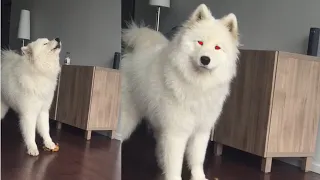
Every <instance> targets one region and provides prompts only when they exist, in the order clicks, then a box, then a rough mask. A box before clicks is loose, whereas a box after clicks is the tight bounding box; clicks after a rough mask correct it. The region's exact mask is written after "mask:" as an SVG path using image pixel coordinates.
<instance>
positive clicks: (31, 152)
mask: <svg viewBox="0 0 320 180" xmlns="http://www.w3.org/2000/svg"><path fill="white" fill-rule="evenodd" d="M27 150H28V152H27V153H28V154H29V155H31V156H38V155H39V150H38V147H37V145H31V146H27Z"/></svg>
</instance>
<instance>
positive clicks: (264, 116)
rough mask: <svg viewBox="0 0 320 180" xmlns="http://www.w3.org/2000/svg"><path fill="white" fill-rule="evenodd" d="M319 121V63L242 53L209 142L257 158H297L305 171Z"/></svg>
mask: <svg viewBox="0 0 320 180" xmlns="http://www.w3.org/2000/svg"><path fill="white" fill-rule="evenodd" d="M319 119H320V58H318V57H312V56H306V55H300V54H293V53H287V52H280V51H255V50H241V55H240V60H239V64H238V72H237V76H236V78H235V79H234V81H233V83H232V85H231V94H230V97H229V98H228V99H227V101H226V104H225V106H224V109H223V112H222V115H221V118H220V120H219V121H218V123H217V125H216V127H215V130H214V134H213V137H212V139H213V140H214V141H215V142H216V144H215V153H216V154H217V155H220V154H221V153H222V146H223V145H226V146H230V147H233V148H236V149H239V150H242V151H245V152H249V153H252V154H255V155H258V156H261V157H262V158H263V159H262V167H261V170H262V171H264V172H270V171H271V164H272V158H273V157H301V158H303V167H302V168H303V169H304V170H305V171H308V170H309V165H310V158H311V157H312V156H313V154H314V152H315V142H316V136H317V129H318V121H319Z"/></svg>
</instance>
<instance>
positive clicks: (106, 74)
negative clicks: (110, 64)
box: [87, 67, 121, 130]
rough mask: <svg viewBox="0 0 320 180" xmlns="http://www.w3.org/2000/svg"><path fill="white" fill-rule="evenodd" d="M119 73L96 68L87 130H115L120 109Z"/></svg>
mask: <svg viewBox="0 0 320 180" xmlns="http://www.w3.org/2000/svg"><path fill="white" fill-rule="evenodd" d="M120 86H121V85H120V72H119V71H117V70H113V69H106V68H101V67H96V68H95V71H94V77H93V88H92V93H91V105H90V112H89V120H88V128H87V129H90V130H99V129H101V128H103V129H104V130H115V129H116V128H117V125H118V119H119V107H120Z"/></svg>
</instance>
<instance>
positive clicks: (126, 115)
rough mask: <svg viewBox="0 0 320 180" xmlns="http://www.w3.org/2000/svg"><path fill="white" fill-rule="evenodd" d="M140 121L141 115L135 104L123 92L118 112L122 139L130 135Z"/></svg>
mask: <svg viewBox="0 0 320 180" xmlns="http://www.w3.org/2000/svg"><path fill="white" fill-rule="evenodd" d="M140 122H141V117H140V116H139V113H138V109H137V107H136V105H135V104H134V103H133V101H132V99H131V98H130V97H129V95H126V94H123V97H122V101H121V113H120V134H121V137H122V140H123V141H125V140H127V139H128V138H129V137H130V135H131V134H132V132H133V131H134V130H135V129H136V127H137V125H138V124H139V123H140Z"/></svg>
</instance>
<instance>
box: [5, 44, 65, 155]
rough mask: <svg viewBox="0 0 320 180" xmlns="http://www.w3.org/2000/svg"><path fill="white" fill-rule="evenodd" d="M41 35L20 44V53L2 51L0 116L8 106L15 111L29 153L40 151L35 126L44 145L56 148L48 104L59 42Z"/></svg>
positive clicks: (55, 82) (57, 61)
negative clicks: (51, 130) (50, 125)
mask: <svg viewBox="0 0 320 180" xmlns="http://www.w3.org/2000/svg"><path fill="white" fill-rule="evenodd" d="M58 44H59V43H58V42H57V41H56V40H52V41H49V40H48V39H45V38H41V39H37V40H36V41H34V42H32V43H30V44H28V45H27V46H25V47H22V48H21V50H22V53H23V55H19V54H17V53H15V52H13V51H2V56H1V119H3V117H4V116H5V115H6V113H7V111H8V109H9V108H12V109H13V110H14V111H16V112H17V113H18V115H19V118H20V127H21V132H22V136H23V139H24V142H25V144H26V146H27V152H28V154H30V155H32V156H37V155H38V154H39V151H38V148H37V145H36V142H35V134H36V129H37V131H38V133H39V134H40V136H41V137H42V138H43V142H44V145H45V146H46V147H47V148H49V149H53V148H55V144H54V143H53V142H52V139H51V137H50V134H49V108H50V106H51V102H52V99H53V94H54V90H55V87H56V84H57V76H58V73H59V72H60V64H59V53H60V51H61V48H60V46H61V44H60V46H58Z"/></svg>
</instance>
